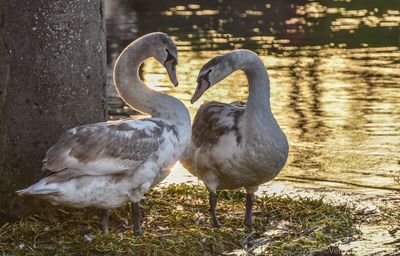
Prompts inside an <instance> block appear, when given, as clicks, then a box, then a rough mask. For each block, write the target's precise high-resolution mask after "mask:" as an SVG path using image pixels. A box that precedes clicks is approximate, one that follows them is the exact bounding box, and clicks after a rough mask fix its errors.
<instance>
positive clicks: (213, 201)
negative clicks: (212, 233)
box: [209, 193, 221, 228]
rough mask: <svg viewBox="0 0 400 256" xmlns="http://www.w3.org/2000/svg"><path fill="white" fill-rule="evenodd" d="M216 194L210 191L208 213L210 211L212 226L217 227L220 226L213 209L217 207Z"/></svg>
mask: <svg viewBox="0 0 400 256" xmlns="http://www.w3.org/2000/svg"><path fill="white" fill-rule="evenodd" d="M217 201H218V198H217V195H216V194H215V193H210V200H209V202H210V213H211V219H212V222H213V227H214V228H219V227H221V224H220V223H219V221H218V219H217V214H216V213H215V209H216V207H217Z"/></svg>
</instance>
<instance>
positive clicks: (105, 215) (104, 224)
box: [101, 209, 110, 234]
mask: <svg viewBox="0 0 400 256" xmlns="http://www.w3.org/2000/svg"><path fill="white" fill-rule="evenodd" d="M109 218H110V211H109V210H106V209H103V210H101V232H103V233H104V234H107V233H108V219H109Z"/></svg>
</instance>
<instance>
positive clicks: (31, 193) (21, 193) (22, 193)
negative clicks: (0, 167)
mask: <svg viewBox="0 0 400 256" xmlns="http://www.w3.org/2000/svg"><path fill="white" fill-rule="evenodd" d="M15 193H17V195H19V196H40V195H47V196H49V195H52V196H57V195H59V194H60V193H59V191H57V190H55V189H39V190H32V189H30V188H26V189H21V190H17V191H15Z"/></svg>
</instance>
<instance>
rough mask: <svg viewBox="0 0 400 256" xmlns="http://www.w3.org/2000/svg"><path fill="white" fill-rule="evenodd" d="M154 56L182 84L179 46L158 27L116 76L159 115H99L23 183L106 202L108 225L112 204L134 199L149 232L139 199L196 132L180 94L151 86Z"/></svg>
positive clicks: (63, 196) (70, 202) (131, 101)
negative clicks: (144, 72) (146, 64)
mask: <svg viewBox="0 0 400 256" xmlns="http://www.w3.org/2000/svg"><path fill="white" fill-rule="evenodd" d="M149 57H154V58H156V59H157V60H158V61H159V62H160V63H162V64H163V65H164V66H165V68H166V69H167V71H168V75H169V77H170V80H171V81H172V83H173V84H174V85H177V84H178V81H177V79H176V73H175V65H176V64H177V49H176V46H175V44H174V42H173V41H172V40H171V39H170V38H169V37H168V36H167V35H166V34H163V33H151V34H148V35H145V36H143V37H141V38H139V39H137V40H135V41H134V42H132V43H131V44H130V45H129V46H128V47H126V48H125V50H124V51H123V52H122V53H121V55H120V56H119V58H118V60H117V62H116V64H115V68H114V84H115V86H116V88H117V91H118V93H119V94H120V96H121V97H122V99H123V100H124V101H125V102H126V103H127V104H128V105H129V106H131V107H132V108H135V109H137V110H139V111H141V112H143V113H146V114H148V115H151V116H152V117H151V118H143V119H135V120H123V121H119V122H108V123H97V124H90V125H84V126H80V127H76V128H73V129H71V130H69V131H67V132H66V133H64V134H63V135H62V136H61V138H60V140H59V141H58V142H57V143H56V144H55V145H54V146H53V147H51V148H50V149H49V150H48V151H47V153H46V156H45V158H44V160H43V169H44V170H48V171H50V172H51V175H50V176H48V177H46V178H44V179H42V180H40V181H39V182H38V183H36V184H33V185H32V186H30V187H28V188H26V189H23V190H19V191H17V193H18V194H20V195H34V196H38V197H41V198H44V199H47V200H48V201H50V202H51V203H53V204H63V205H67V206H72V207H79V208H80V207H87V206H93V207H98V208H101V209H105V210H103V216H102V229H103V232H107V226H108V210H107V209H111V208H115V207H119V206H121V205H122V204H124V203H125V202H127V201H131V202H132V212H133V227H134V231H135V233H136V234H139V233H141V227H140V217H139V214H140V212H139V211H140V208H139V201H140V199H141V198H142V196H143V194H144V193H146V191H148V190H149V189H150V188H151V187H152V186H154V185H156V184H158V183H159V182H161V181H162V180H163V179H164V178H165V177H166V176H167V175H168V174H169V171H170V168H171V167H172V166H173V165H174V164H175V163H176V161H177V160H178V159H179V157H180V156H181V154H182V153H183V151H184V149H185V147H186V146H187V143H188V142H189V140H190V134H191V127H190V116H189V112H188V110H187V108H186V107H185V106H184V104H183V103H182V102H181V101H179V100H178V99H176V98H174V97H171V96H168V95H164V94H161V93H159V92H156V91H154V90H152V89H150V88H148V87H147V86H146V85H145V84H144V83H143V82H142V81H141V80H140V78H139V75H138V70H139V67H140V65H141V63H142V62H143V61H144V60H145V59H147V58H149Z"/></svg>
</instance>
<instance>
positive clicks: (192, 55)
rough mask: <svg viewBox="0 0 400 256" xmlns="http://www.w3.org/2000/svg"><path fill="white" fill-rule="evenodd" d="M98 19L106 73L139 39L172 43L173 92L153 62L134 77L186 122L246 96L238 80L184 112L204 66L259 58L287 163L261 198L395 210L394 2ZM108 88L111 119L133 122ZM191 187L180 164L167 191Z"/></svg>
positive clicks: (398, 56) (184, 10) (189, 10)
mask: <svg viewBox="0 0 400 256" xmlns="http://www.w3.org/2000/svg"><path fill="white" fill-rule="evenodd" d="M106 17H107V34H108V36H107V42H108V49H107V50H108V59H109V67H110V69H109V70H111V67H112V65H113V62H114V60H115V58H116V57H117V55H118V53H119V52H120V51H121V50H122V49H123V48H124V47H125V46H126V45H127V44H128V43H129V42H130V41H132V40H133V39H135V38H137V37H138V36H141V35H144V34H146V33H149V32H153V31H162V32H165V33H167V34H169V35H170V36H171V37H172V38H173V39H174V40H175V42H176V44H177V45H178V50H179V63H180V64H179V65H178V79H179V82H180V83H179V87H177V88H171V87H170V86H171V83H170V82H169V80H168V77H167V74H166V72H165V70H164V68H163V67H162V66H161V65H160V64H159V63H157V62H156V61H154V60H149V61H147V62H146V63H145V64H144V66H143V68H142V71H141V74H142V76H143V80H144V81H145V82H146V83H147V84H148V85H149V86H153V87H155V89H157V90H165V92H166V93H168V94H170V95H173V96H176V97H177V98H179V99H180V100H182V101H183V102H184V103H185V104H186V106H187V107H188V108H189V110H190V112H191V115H192V117H193V116H194V114H195V113H196V110H197V109H198V107H199V106H200V105H201V104H202V103H203V102H204V101H209V100H218V101H223V102H232V101H236V100H242V101H246V98H247V91H248V89H247V81H246V79H245V76H244V75H243V74H242V73H241V72H237V73H235V74H233V75H231V76H230V77H228V78H227V79H225V80H224V81H222V82H221V83H220V84H218V85H216V86H214V87H213V88H212V89H211V90H209V91H208V92H207V93H206V94H205V95H204V96H203V97H202V98H201V99H200V100H199V101H198V102H197V103H196V104H194V105H191V104H190V103H189V100H190V98H191V94H192V93H193V91H194V88H195V87H196V78H197V74H198V71H199V70H200V68H201V66H202V65H203V64H205V63H206V62H207V61H208V60H209V59H211V58H212V57H214V56H215V55H218V54H221V53H224V52H226V51H229V50H233V49H240V48H247V49H251V50H253V51H255V52H257V53H258V54H259V55H260V57H261V59H262V60H263V62H264V64H265V66H266V68H267V70H268V72H269V75H270V80H271V104H272V112H273V113H274V115H275V117H276V119H277V121H278V122H279V124H280V126H281V127H282V129H283V130H284V132H285V133H286V135H287V136H288V140H289V144H290V156H289V160H288V163H287V165H286V167H285V168H284V170H283V171H282V172H281V174H280V175H279V176H278V177H277V179H276V180H274V181H273V182H270V183H269V184H267V185H266V187H265V190H266V191H267V192H269V193H278V194H295V195H306V196H316V195H317V196H321V195H328V197H329V198H331V200H332V201H338V202H342V201H346V202H352V203H356V204H358V205H359V206H360V207H361V208H362V207H364V208H365V210H366V211H369V210H371V211H379V209H380V208H385V207H388V208H390V207H398V205H399V203H400V199H399V193H400V185H399V183H398V182H396V178H398V177H399V176H400V157H399V156H400V51H399V42H400V36H399V34H400V30H399V24H400V11H399V2H398V1H397V0H395V1H390V0H387V1H364V0H346V1H302V0H300V1H294V0H291V1H223V0H219V1H189V0H180V1H142V0H140V1H126V0H119V1H114V0H113V1H110V0H108V1H106ZM109 78H111V73H110V74H109ZM108 87H109V88H108V92H109V97H108V98H109V99H108V100H109V114H110V119H118V118H122V117H126V116H127V115H130V114H133V112H132V111H131V110H129V109H128V108H127V107H126V106H124V105H123V104H122V102H121V101H120V100H119V98H118V97H117V96H116V94H115V91H114V89H113V85H112V83H111V79H109V86H108ZM193 180H194V179H193V177H191V176H190V175H189V174H188V173H187V172H186V171H185V170H184V169H183V167H181V166H180V165H177V166H176V167H175V168H174V172H173V174H172V175H171V176H170V177H169V178H168V180H167V181H168V182H187V181H193ZM382 230H383V231H382ZM386 231H388V230H386ZM386 231H385V230H384V229H378V231H376V232H377V233H376V234H378V233H379V232H381V233H382V234H381V235H379V236H380V237H383V238H382V239H383V242H382V241H381V242H380V243H381V246H380V248H374V247H377V246H369V247H368V246H367V247H368V248H370V251H368V250H367V251H366V252H367V253H368V252H371V253H372V252H379V250H384V249H385V248H386V247H387V248H388V250H390V248H392V247H393V246H389V245H388V246H386V247H385V246H384V244H385V241H392V240H393V239H395V236H396V233H395V235H388V234H386V233H387V232H386ZM368 232H372V231H371V230H369V231H368ZM368 232H367V233H368ZM384 232H386V233H385V234H383V233H384ZM385 235H387V239H386V240H385ZM397 235H398V236H400V233H397ZM352 246H353V247H357V246H358V248H361V247H364V246H365V245H364V244H362V243H361V244H358V245H355V244H353V245H352ZM365 248H366V247H365ZM365 248H364V249H363V250H362V251H363V252H364V251H365V250H366V249H365ZM382 248H383V249H382Z"/></svg>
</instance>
